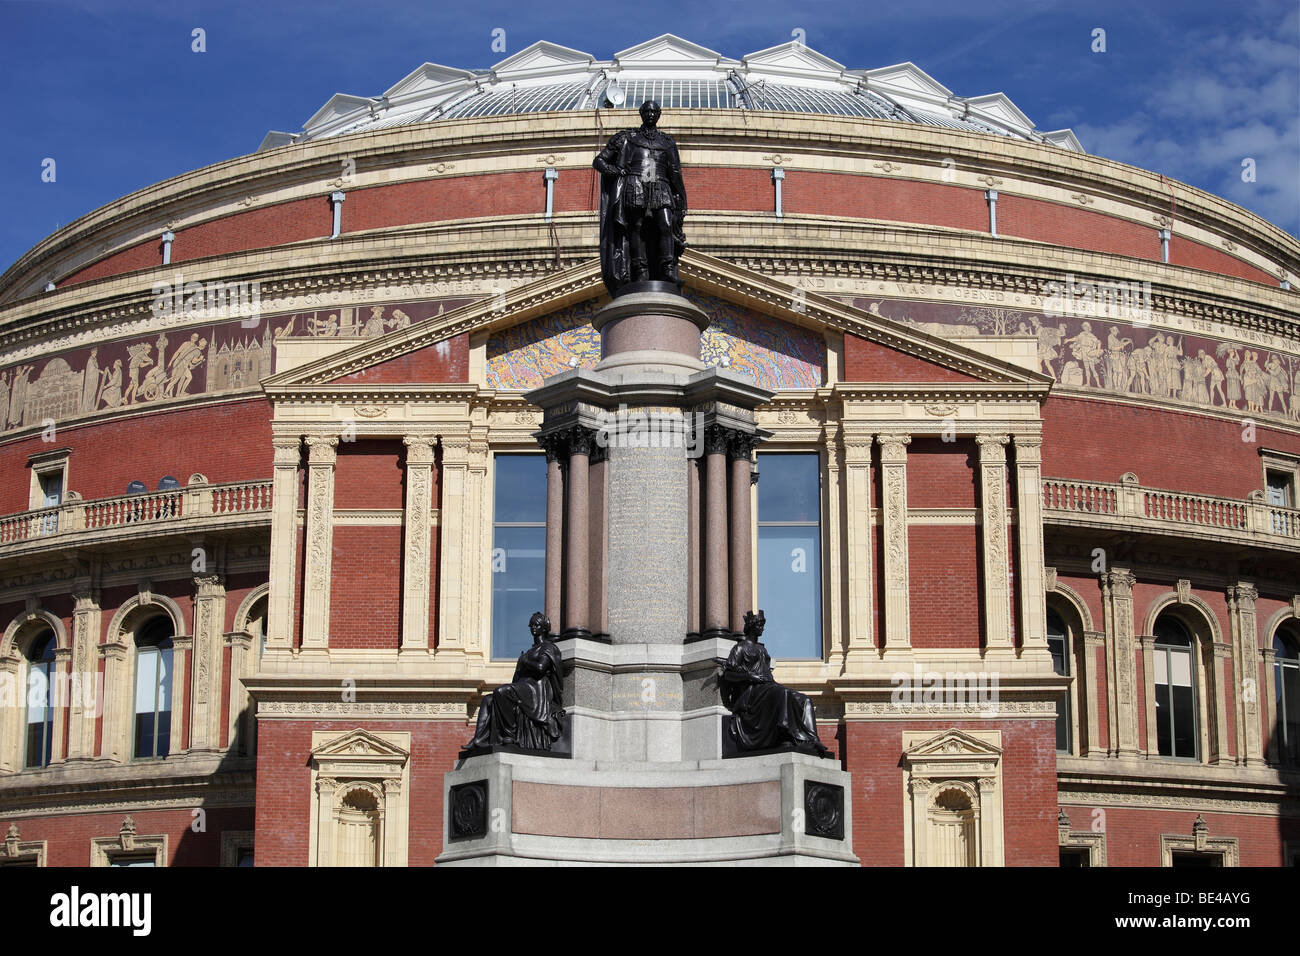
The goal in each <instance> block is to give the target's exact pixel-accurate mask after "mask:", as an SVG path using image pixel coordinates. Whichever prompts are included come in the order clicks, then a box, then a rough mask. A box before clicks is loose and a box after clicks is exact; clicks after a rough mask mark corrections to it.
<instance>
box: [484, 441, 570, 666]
mask: <svg viewBox="0 0 1300 956" xmlns="http://www.w3.org/2000/svg"><path fill="white" fill-rule="evenodd" d="M502 458H530V459H536V460H538V461H540V462H541V463H542V466H543V467H542V482H541V496H542V508H541V510H542V520H541V521H540V522H537V521H497V495H498V493H499V487H498V481H497V467H498V462H499V461H500V459H502ZM548 464H549V463H548V462H547V458H546V453H545V452H543V451H540V450H537V451H533V450H531V449H527V448H503V449H501V450H500V451H497V450H493V452H492V467H491V474H492V488H491V496H490V498H489V507H490V508H491V519H490V525H489V526H490V528H491V543H490V544H489V546H488V591H487V613H488V634H487V639H488V660H489V661H493V662H505V661H513V660H515V659H517V658H518V656H519V655H518V654H507V655H506V656H504V657H499V656H497V641H496V627H497V615H496V574H497V572H496V571H495V570H494V569H493V564H494V562H495V559H496V552H497V528H540V529H541V531H542V553H543V559H542V580H541V600H540V603H539V604H538V607H537V608H534V610H542V611H544V610H545V603H546V565H545V552H546V495H547V488H546V480H547V479H546V475H547V471H548ZM505 573H506V574H509V571H507V572H505ZM551 626H552V627H555V628H558V627H559V626H560V622H559V621H552V622H551Z"/></svg>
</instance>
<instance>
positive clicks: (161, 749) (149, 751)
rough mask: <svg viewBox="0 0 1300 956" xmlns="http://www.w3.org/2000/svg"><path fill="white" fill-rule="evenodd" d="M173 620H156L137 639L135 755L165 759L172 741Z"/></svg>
mask: <svg viewBox="0 0 1300 956" xmlns="http://www.w3.org/2000/svg"><path fill="white" fill-rule="evenodd" d="M173 633H174V632H173V628H172V622H171V618H168V617H155V618H152V619H151V620H149V621H147V622H146V623H145V624H144V625H142V626H141V627H140V629H139V630H138V631H137V632H136V637H135V756H136V757H137V758H149V757H166V756H167V754H168V753H169V752H170V750H171V739H172V732H171V729H172V637H173Z"/></svg>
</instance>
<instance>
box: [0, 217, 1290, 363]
mask: <svg viewBox="0 0 1300 956" xmlns="http://www.w3.org/2000/svg"><path fill="white" fill-rule="evenodd" d="M689 225H690V227H691V242H692V248H693V249H698V250H700V251H703V252H706V253H708V254H709V255H710V256H713V257H715V258H719V259H722V260H726V261H728V262H730V263H731V264H733V265H735V266H738V267H742V268H745V269H748V270H751V271H754V272H759V273H762V274H764V275H768V276H782V275H788V276H790V277H791V281H792V282H793V283H795V284H797V285H799V286H801V287H805V288H812V289H815V290H816V291H824V292H827V293H829V294H832V295H864V296H865V295H881V294H882V293H881V292H880V291H879V290H878V289H875V288H872V287H871V283H882V282H883V283H888V284H890V285H891V286H895V285H904V286H906V285H918V286H924V287H927V288H935V289H937V288H945V287H946V288H950V289H952V290H953V292H954V293H955V294H960V293H962V292H963V291H964V292H966V293H968V296H967V297H968V298H969V299H971V300H972V301H975V300H978V299H979V298H980V297H982V296H987V295H989V294H1004V295H1009V296H1011V297H1018V298H1013V300H1008V302H1009V304H1010V303H1011V302H1012V301H1014V305H1015V306H1016V307H1020V308H1026V309H1031V310H1032V309H1035V308H1037V307H1038V306H1039V305H1040V304H1041V299H1042V298H1044V297H1046V296H1047V295H1049V294H1050V291H1051V290H1050V288H1049V285H1048V284H1049V283H1052V282H1058V283H1059V281H1060V279H1061V277H1062V275H1063V274H1064V273H1072V274H1074V275H1075V276H1076V277H1077V278H1078V279H1079V280H1080V281H1091V280H1093V279H1098V280H1104V281H1121V282H1149V283H1150V284H1151V298H1152V303H1151V304H1152V308H1153V311H1154V313H1155V315H1156V322H1155V323H1154V324H1159V317H1160V316H1161V315H1162V314H1165V315H1170V316H1182V317H1186V318H1189V319H1200V320H1207V321H1219V322H1223V323H1225V324H1227V325H1229V326H1237V327H1240V328H1243V329H1248V330H1253V331H1257V332H1266V333H1270V334H1273V335H1278V336H1283V337H1286V338H1289V339H1291V340H1293V341H1294V340H1295V338H1296V323H1297V321H1298V319H1300V300H1297V296H1296V294H1295V293H1293V292H1284V291H1282V290H1280V289H1275V288H1271V287H1269V286H1265V285H1261V284H1259V283H1256V282H1250V281H1247V280H1244V279H1234V278H1231V277H1226V276H1219V275H1215V274H1212V273H1206V272H1201V271H1199V270H1195V269H1189V268H1185V267H1179V266H1169V265H1165V264H1163V263H1157V262H1151V261H1148V260H1145V259H1136V258H1132V257H1126V256H1115V255H1108V254H1103V253H1095V252H1088V251H1086V250H1073V249H1065V248H1061V247H1055V246H1049V245H1044V244H1042V243H1036V242H1030V241H1028V240H1017V239H1008V238H1005V237H1000V238H998V239H993V238H991V237H988V236H985V235H983V234H980V233H971V232H966V231H963V230H955V229H941V228H938V227H929V226H909V225H907V224H901V223H882V222H872V221H861V220H851V219H842V218H835V217H798V216H787V217H786V225H785V226H784V227H783V228H782V231H781V232H780V233H777V234H774V233H773V232H772V225H771V222H770V220H769V219H767V218H766V217H762V216H757V215H745V214H708V213H692V214H691V216H690V223H689ZM792 225H797V226H798V228H797V229H795V230H793V231H791V226H792ZM555 229H556V239H558V242H559V245H558V247H557V245H556V243H555V241H553V240H552V238H551V236H550V235H549V233H548V231H547V230H546V229H545V228H544V227H543V226H542V225H539V224H536V223H521V222H520V221H519V220H518V217H514V218H504V217H503V218H500V219H493V220H476V221H474V222H473V223H468V224H464V223H461V224H435V225H421V226H411V227H403V228H400V229H385V230H378V231H376V232H367V233H355V234H346V235H345V236H343V237H341V238H340V239H338V240H334V241H332V242H328V241H324V240H322V241H315V240H313V241H309V242H303V243H294V244H290V245H287V246H280V247H275V248H272V249H266V250H257V251H252V252H245V253H236V254H232V255H229V256H223V257H216V258H213V259H208V260H200V261H196V262H193V263H184V264H181V265H180V266H176V267H173V266H166V267H162V266H159V267H157V268H155V269H148V270H143V271H141V272H136V273H131V274H129V275H125V276H115V277H110V278H106V279H102V280H97V281H92V282H86V283H80V284H78V285H74V286H70V287H68V288H66V289H61V290H59V291H58V292H55V293H50V294H49V295H47V296H42V297H36V298H32V299H28V300H25V301H22V302H16V303H13V304H12V305H9V306H6V307H4V308H3V309H0V312H2V313H3V317H0V350H4V352H5V353H6V354H5V355H4V361H6V362H9V361H15V360H19V359H23V358H25V357H26V355H27V354H36V353H34V352H33V351H32V348H34V349H36V350H37V352H39V353H44V352H47V351H50V350H52V349H53V348H68V347H72V346H76V345H82V344H89V343H90V342H93V341H103V340H105V339H108V338H112V337H119V336H126V335H131V334H141V333H146V332H152V331H156V330H159V329H163V328H177V329H179V328H189V327H191V326H197V325H201V324H207V323H210V322H211V321H212V320H211V319H204V318H201V317H193V316H188V315H179V316H174V317H167V318H157V317H154V316H153V315H152V311H151V305H152V302H153V296H152V293H151V286H152V284H153V283H155V282H169V281H171V280H173V279H174V278H175V276H176V274H177V273H178V272H180V273H183V274H184V276H185V279H186V281H199V282H203V281H208V280H215V279H219V280H222V281H227V282H230V281H257V282H258V283H259V287H260V290H261V301H262V311H263V313H264V315H274V314H278V313H281V312H293V311H301V310H302V309H304V308H315V307H318V306H332V305H335V304H340V305H346V304H364V303H365V302H367V301H377V300H383V301H393V302H400V301H406V300H414V299H419V298H440V297H441V298H445V297H454V296H457V295H460V296H465V295H470V296H475V297H477V296H486V295H489V294H490V293H491V291H492V289H493V288H500V289H509V288H513V287H515V286H518V285H520V284H522V283H526V282H529V281H532V280H535V279H537V278H539V277H542V276H545V275H548V274H549V275H555V274H557V270H556V256H557V252H558V254H559V266H560V271H563V270H565V269H570V268H581V267H582V266H583V265H585V264H588V263H590V262H591V261H592V260H593V259H594V258H595V255H596V245H595V239H596V236H595V228H594V221H593V217H592V216H591V214H588V213H572V214H563V215H559V216H557V217H556V218H555ZM399 237H400V239H401V241H400V242H399V241H397V240H398V238H399ZM760 249H761V250H762V252H761V253H757V254H756V252H755V250H760ZM359 261H361V262H365V266H364V268H357V263H358V262H359ZM920 297H921V298H925V297H926V296H925V295H924V294H922V295H921V296H920ZM24 345H31V346H32V348H29V349H28V350H27V353H26V354H25V353H24V352H23V346H24Z"/></svg>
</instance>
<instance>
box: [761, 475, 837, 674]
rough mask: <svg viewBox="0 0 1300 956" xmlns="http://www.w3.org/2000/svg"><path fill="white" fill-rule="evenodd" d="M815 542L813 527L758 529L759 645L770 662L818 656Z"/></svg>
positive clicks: (818, 561)
mask: <svg viewBox="0 0 1300 956" xmlns="http://www.w3.org/2000/svg"><path fill="white" fill-rule="evenodd" d="M766 480H767V476H766V475H764V476H763V478H762V479H761V480H760V481H759V486H760V487H761V486H762V483H763V481H766ZM759 515H760V517H762V516H763V513H762V512H761V511H760V512H759ZM820 541H821V535H820V533H819V529H818V528H817V527H815V526H805V527H793V528H790V527H784V528H783V527H763V526H760V527H759V529H758V595H759V600H758V603H759V605H760V606H761V607H762V609H763V610H764V611H765V612H766V614H767V622H768V624H767V630H766V631H765V632H764V634H763V643H764V644H766V645H767V651H768V653H769V654H771V655H772V657H774V658H780V657H786V658H791V657H798V658H820V657H821V656H822V577H821V544H820Z"/></svg>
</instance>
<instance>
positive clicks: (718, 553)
mask: <svg viewBox="0 0 1300 956" xmlns="http://www.w3.org/2000/svg"><path fill="white" fill-rule="evenodd" d="M704 454H705V460H704V468H705V489H704V509H705V519H704V630H703V632H702V633H703V634H704V635H705V636H708V637H722V636H725V635H728V634H730V633H731V629H730V628H729V627H728V626H727V625H728V623H729V622H728V613H727V612H728V610H729V609H728V607H727V590H728V587H727V586H728V583H729V581H728V575H727V550H728V545H729V544H730V542H729V541H728V540H727V432H726V430H725V429H723V428H720V427H718V426H716V425H711V426H709V428H708V430H707V431H706V432H705V435H704Z"/></svg>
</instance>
